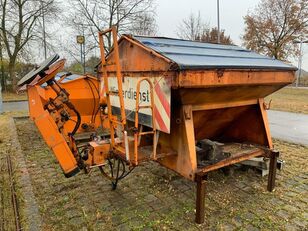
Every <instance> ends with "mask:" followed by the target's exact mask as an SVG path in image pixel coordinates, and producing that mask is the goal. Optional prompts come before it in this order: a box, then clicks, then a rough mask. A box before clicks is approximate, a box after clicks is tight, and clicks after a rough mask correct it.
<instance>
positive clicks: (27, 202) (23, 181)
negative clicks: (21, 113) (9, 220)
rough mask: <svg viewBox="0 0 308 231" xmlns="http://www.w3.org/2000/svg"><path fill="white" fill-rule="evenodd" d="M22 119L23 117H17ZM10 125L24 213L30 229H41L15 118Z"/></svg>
mask: <svg viewBox="0 0 308 231" xmlns="http://www.w3.org/2000/svg"><path fill="white" fill-rule="evenodd" d="M17 118H18V119H21V117H17ZM9 126H10V127H11V128H12V129H11V137H12V142H13V143H14V144H15V150H14V152H15V153H14V154H15V157H16V160H17V164H16V172H17V174H19V175H20V176H19V177H16V181H17V182H18V185H19V186H20V187H21V188H22V190H21V192H22V198H23V203H24V208H23V210H22V213H23V214H24V216H25V220H26V224H27V227H25V228H26V229H28V230H31V231H32V230H33V231H39V230H41V228H42V217H41V215H40V212H39V205H38V203H37V201H36V198H35V195H34V193H33V188H32V184H31V178H30V175H29V172H28V169H27V164H26V161H25V157H24V156H23V155H22V149H21V146H20V143H19V140H18V134H17V130H16V124H15V121H14V118H12V117H11V118H10V119H9Z"/></svg>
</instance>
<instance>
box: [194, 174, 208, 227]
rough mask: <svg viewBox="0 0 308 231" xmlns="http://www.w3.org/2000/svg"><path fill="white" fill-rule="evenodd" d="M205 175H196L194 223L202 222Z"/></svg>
mask: <svg viewBox="0 0 308 231" xmlns="http://www.w3.org/2000/svg"><path fill="white" fill-rule="evenodd" d="M206 179H207V176H196V181H197V196H196V223H197V224H202V223H203V222H204V212H205V210H204V208H205V205H204V202H205V183H206Z"/></svg>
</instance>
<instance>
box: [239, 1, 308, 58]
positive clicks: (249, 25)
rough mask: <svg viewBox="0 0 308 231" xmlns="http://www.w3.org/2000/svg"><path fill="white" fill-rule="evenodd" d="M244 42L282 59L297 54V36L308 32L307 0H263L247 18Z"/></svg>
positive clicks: (251, 47) (250, 47)
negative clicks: (295, 41) (295, 42)
mask: <svg viewBox="0 0 308 231" xmlns="http://www.w3.org/2000/svg"><path fill="white" fill-rule="evenodd" d="M244 20H245V24H246V27H245V33H244V36H243V40H244V45H245V46H246V47H247V48H248V49H251V50H254V51H256V52H259V53H262V54H265V55H268V56H270V57H274V58H276V59H280V60H287V59H288V58H290V57H292V56H295V55H297V54H298V48H297V45H296V44H294V43H293V41H294V40H295V39H298V38H299V39H300V38H303V37H304V36H305V35H307V33H308V28H307V26H308V1H307V0H262V1H261V3H260V4H259V5H258V6H257V7H256V9H255V11H254V12H253V13H249V14H248V15H246V16H245V17H244Z"/></svg>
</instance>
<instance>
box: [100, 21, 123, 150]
mask: <svg viewBox="0 0 308 231" xmlns="http://www.w3.org/2000/svg"><path fill="white" fill-rule="evenodd" d="M107 33H111V35H112V38H113V42H114V43H113V57H114V62H113V63H114V64H115V72H116V77H117V86H118V89H117V93H116V94H113V92H111V91H110V90H109V83H108V75H107V62H106V57H105V45H104V38H103V36H104V35H106V34H107ZM98 35H99V45H100V52H101V71H102V74H103V76H102V78H103V80H104V81H103V84H104V85H103V87H101V93H100V95H102V94H103V92H102V91H103V90H104V91H105V94H106V103H107V106H108V121H109V128H110V137H111V149H114V150H115V151H118V152H120V153H122V154H125V152H124V151H123V149H122V148H121V147H118V145H117V144H116V143H115V129H116V128H117V127H118V126H120V127H121V130H122V132H124V127H125V125H126V116H125V107H124V97H123V89H122V73H121V66H120V57H119V47H118V42H117V41H118V38H117V31H116V27H115V26H113V27H112V28H110V29H108V30H105V31H103V32H99V33H98ZM101 83H102V81H101ZM111 95H114V96H118V98H119V101H120V111H121V119H120V120H118V119H117V117H115V116H114V115H113V114H112V107H111V102H110V96H111Z"/></svg>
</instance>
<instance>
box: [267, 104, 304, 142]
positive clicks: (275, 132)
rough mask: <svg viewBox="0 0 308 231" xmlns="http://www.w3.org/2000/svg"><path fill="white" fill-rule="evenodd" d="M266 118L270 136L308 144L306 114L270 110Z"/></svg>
mask: <svg viewBox="0 0 308 231" xmlns="http://www.w3.org/2000/svg"><path fill="white" fill-rule="evenodd" d="M268 120H269V123H270V131H271V135H272V137H274V138H277V139H281V140H286V141H289V142H293V143H298V144H304V145H308V115H305V114H300V113H291V112H282V111H272V110H270V111H268Z"/></svg>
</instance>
